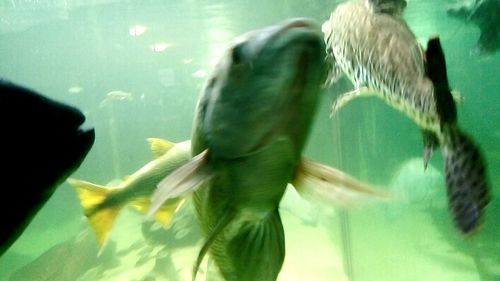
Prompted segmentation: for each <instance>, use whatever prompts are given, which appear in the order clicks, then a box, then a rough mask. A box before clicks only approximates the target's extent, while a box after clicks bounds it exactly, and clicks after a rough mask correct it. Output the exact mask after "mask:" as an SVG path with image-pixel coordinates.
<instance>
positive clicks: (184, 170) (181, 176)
mask: <svg viewBox="0 0 500 281" xmlns="http://www.w3.org/2000/svg"><path fill="white" fill-rule="evenodd" d="M207 160H208V150H204V151H203V152H201V153H200V154H198V155H196V156H195V157H193V158H192V159H191V160H189V162H187V163H186V164H184V165H182V166H181V167H179V168H178V169H177V170H175V171H173V172H172V173H171V174H170V175H168V176H167V177H165V178H164V179H163V180H162V181H161V182H160V183H159V184H158V186H157V189H156V191H155V193H154V194H153V196H152V197H151V207H150V209H149V212H148V214H147V215H146V218H152V217H153V215H154V214H155V213H157V212H158V210H160V208H161V207H162V206H163V204H164V203H165V202H167V200H170V199H174V198H181V197H184V196H186V195H187V194H190V193H192V192H194V191H196V190H197V189H198V188H199V187H200V186H202V185H203V184H204V183H205V182H207V181H208V180H210V178H211V177H212V174H211V172H210V170H209V168H208V166H207Z"/></svg>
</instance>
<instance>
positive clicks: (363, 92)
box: [330, 86, 377, 117]
mask: <svg viewBox="0 0 500 281" xmlns="http://www.w3.org/2000/svg"><path fill="white" fill-rule="evenodd" d="M374 95H377V92H376V91H374V90H371V89H369V88H368V87H365V86H363V87H360V88H357V89H356V90H353V91H350V92H346V93H343V94H340V95H339V96H338V97H337V98H336V99H335V101H334V102H333V105H332V110H331V113H330V117H333V116H334V115H335V114H337V112H338V111H339V110H340V109H341V108H342V107H344V106H345V105H346V104H348V103H349V102H350V101H352V100H354V99H356V98H358V97H369V96H374Z"/></svg>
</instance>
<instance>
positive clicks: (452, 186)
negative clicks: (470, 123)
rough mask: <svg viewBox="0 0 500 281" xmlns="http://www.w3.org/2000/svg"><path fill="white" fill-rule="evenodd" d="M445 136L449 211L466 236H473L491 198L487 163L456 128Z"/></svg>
mask: <svg viewBox="0 0 500 281" xmlns="http://www.w3.org/2000/svg"><path fill="white" fill-rule="evenodd" d="M444 136H445V141H444V145H443V156H444V161H445V172H446V186H447V194H448V204H449V208H450V211H451V213H452V215H453V220H454V222H455V225H456V226H457V227H458V228H459V229H460V231H461V232H462V233H464V234H470V233H473V232H474V231H475V230H477V229H478V228H479V227H480V226H481V224H482V221H483V215H484V212H485V208H486V206H487V205H488V203H489V201H490V199H491V198H490V196H491V194H490V189H489V186H488V182H487V175H486V164H485V161H484V159H483V157H482V155H481V152H480V150H479V148H478V147H477V146H476V145H475V144H474V142H473V141H472V139H471V138H470V137H468V136H467V135H466V134H464V133H462V132H460V130H459V129H458V128H457V127H456V126H454V127H450V128H445V130H444Z"/></svg>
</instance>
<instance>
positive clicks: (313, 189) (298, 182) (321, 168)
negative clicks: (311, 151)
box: [292, 158, 390, 207]
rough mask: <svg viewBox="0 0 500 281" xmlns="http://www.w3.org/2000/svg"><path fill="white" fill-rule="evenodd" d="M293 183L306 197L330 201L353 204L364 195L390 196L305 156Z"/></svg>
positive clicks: (329, 202) (342, 204) (381, 198)
mask: <svg viewBox="0 0 500 281" xmlns="http://www.w3.org/2000/svg"><path fill="white" fill-rule="evenodd" d="M292 185H293V186H294V187H295V189H296V190H297V192H298V193H299V194H300V195H301V196H303V197H304V198H306V199H312V200H313V201H316V202H317V201H320V202H323V203H325V204H327V205H334V206H342V207H350V206H352V205H354V204H355V203H359V202H360V201H363V199H364V200H366V199H370V198H372V199H379V200H388V199H390V196H389V194H388V193H386V192H384V191H382V190H379V189H376V188H375V187H373V186H371V185H369V184H367V183H364V182H361V181H359V180H357V179H355V178H353V177H352V176H350V175H348V174H346V173H344V172H342V171H340V170H337V169H334V168H332V167H329V166H326V165H323V164H320V163H316V162H313V161H310V160H307V159H305V158H302V161H301V163H300V165H299V168H298V170H297V173H296V175H295V178H294V180H293V182H292Z"/></svg>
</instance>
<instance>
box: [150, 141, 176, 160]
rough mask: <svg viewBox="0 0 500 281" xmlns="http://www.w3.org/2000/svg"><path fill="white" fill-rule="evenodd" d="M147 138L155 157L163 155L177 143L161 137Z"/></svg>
mask: <svg viewBox="0 0 500 281" xmlns="http://www.w3.org/2000/svg"><path fill="white" fill-rule="evenodd" d="M147 140H148V142H149V146H150V148H151V152H152V153H153V157H154V158H155V159H156V158H159V157H161V156H162V155H164V154H165V153H167V152H168V151H169V150H170V149H171V148H172V147H174V146H175V143H173V142H170V141H168V140H164V139H160V138H148V139H147Z"/></svg>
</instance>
